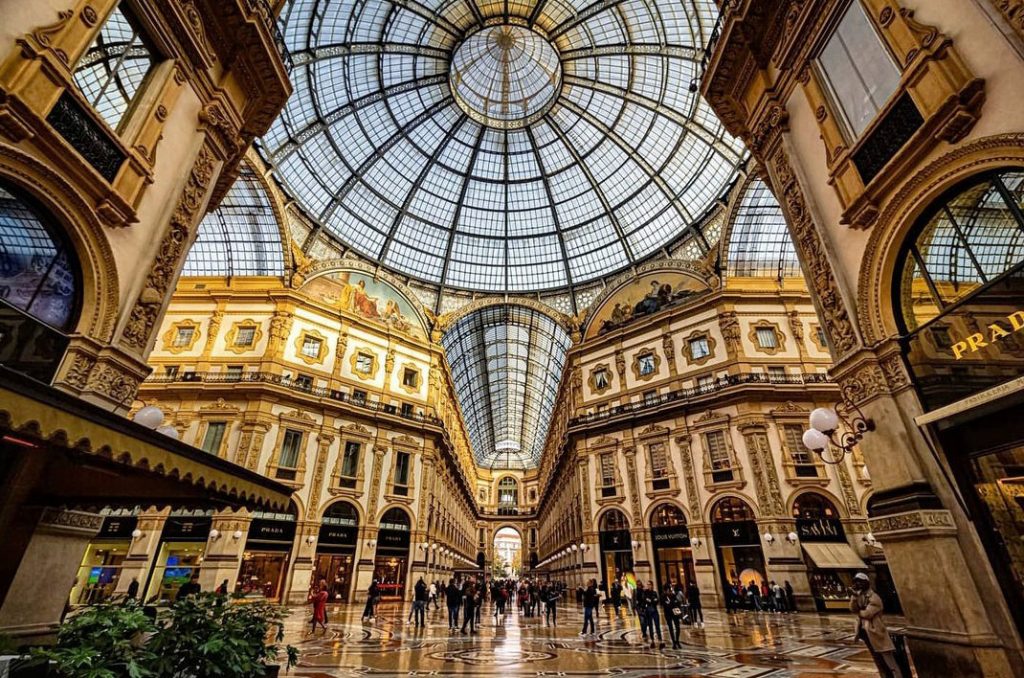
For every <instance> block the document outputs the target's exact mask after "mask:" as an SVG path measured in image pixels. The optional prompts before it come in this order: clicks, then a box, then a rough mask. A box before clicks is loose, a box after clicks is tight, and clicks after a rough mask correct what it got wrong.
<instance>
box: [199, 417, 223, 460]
mask: <svg viewBox="0 0 1024 678" xmlns="http://www.w3.org/2000/svg"><path fill="white" fill-rule="evenodd" d="M225 428H226V424H225V423H224V422H217V421H215V422H211V423H210V425H209V426H207V427H206V436H205V437H204V438H203V451H204V452H209V453H210V454H217V453H218V452H220V444H221V441H223V440H224V429H225Z"/></svg>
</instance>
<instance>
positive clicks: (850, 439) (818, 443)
mask: <svg viewBox="0 0 1024 678" xmlns="http://www.w3.org/2000/svg"><path fill="white" fill-rule="evenodd" d="M809 420H810V421H809V423H810V425H811V427H810V428H809V429H807V430H806V431H804V435H803V443H804V445H805V446H807V449H809V450H811V451H812V452H814V453H815V454H816V455H818V456H819V457H821V460H822V461H823V462H825V463H826V464H838V463H839V462H841V461H842V460H843V458H844V457H846V455H847V453H849V452H852V451H853V448H854V446H855V445H856V444H857V443H859V442H860V441H861V440H862V439H863V438H864V434H865V433H867V432H868V431H874V430H875V422H874V421H872V420H871V419H869V418H868V417H865V416H864V413H863V412H861V410H860V408H859V407H857V406H856V405H855V404H853V403H852V402H850V401H848V400H843V401H841V402H839V403H838V404H837V405H836V406H835V408H831V407H819V408H817V409H815V410H814V411H813V412H811V416H810V417H809Z"/></svg>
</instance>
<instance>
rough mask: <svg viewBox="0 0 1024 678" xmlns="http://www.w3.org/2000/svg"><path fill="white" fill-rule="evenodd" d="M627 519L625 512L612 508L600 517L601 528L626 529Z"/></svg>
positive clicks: (610, 530) (627, 525) (611, 529)
mask: <svg viewBox="0 0 1024 678" xmlns="http://www.w3.org/2000/svg"><path fill="white" fill-rule="evenodd" d="M628 529H629V520H628V519H627V518H626V514H624V513H623V512H622V511H619V510H618V509H612V510H611V511H609V512H608V513H606V514H604V515H603V516H602V517H601V530H603V531H606V532H614V531H616V530H628Z"/></svg>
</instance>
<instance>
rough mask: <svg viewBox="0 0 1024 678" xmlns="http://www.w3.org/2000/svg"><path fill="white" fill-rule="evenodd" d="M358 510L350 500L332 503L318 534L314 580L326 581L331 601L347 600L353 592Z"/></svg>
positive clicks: (357, 536)
mask: <svg viewBox="0 0 1024 678" xmlns="http://www.w3.org/2000/svg"><path fill="white" fill-rule="evenodd" d="M358 539H359V512H358V511H357V510H356V507H355V506H353V505H352V504H350V503H348V502H347V501H339V502H335V503H333V504H331V505H330V506H328V507H327V510H326V511H324V518H323V521H322V522H321V524H320V534H319V535H318V537H317V546H316V564H315V568H314V573H313V581H319V580H321V579H323V580H325V581H326V582H327V592H328V596H329V599H330V600H331V602H336V603H342V602H347V601H348V600H349V599H350V596H351V595H352V573H353V572H354V571H355V558H356V542H357V541H358Z"/></svg>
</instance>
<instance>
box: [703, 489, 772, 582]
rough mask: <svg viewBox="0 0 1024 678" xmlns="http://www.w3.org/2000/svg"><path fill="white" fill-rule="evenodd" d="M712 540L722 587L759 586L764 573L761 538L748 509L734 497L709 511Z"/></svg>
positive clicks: (741, 501) (744, 503)
mask: <svg viewBox="0 0 1024 678" xmlns="http://www.w3.org/2000/svg"><path fill="white" fill-rule="evenodd" d="M711 536H712V537H713V538H714V540H715V553H716V554H717V555H718V571H719V576H721V578H722V583H723V585H724V586H729V585H731V584H733V583H735V582H740V583H741V584H743V586H749V585H750V584H751V582H753V583H755V584H757V585H758V586H760V585H761V583H762V582H763V581H764V579H765V576H766V572H767V570H766V568H765V562H764V550H763V549H762V548H761V534H760V532H759V531H758V529H757V522H755V520H754V511H753V510H752V509H751V508H750V506H749V505H747V503H746V502H744V501H743V500H742V499H736V498H735V497H726V498H725V499H721V500H719V502H718V503H716V504H715V507H714V508H713V509H712V511H711Z"/></svg>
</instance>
